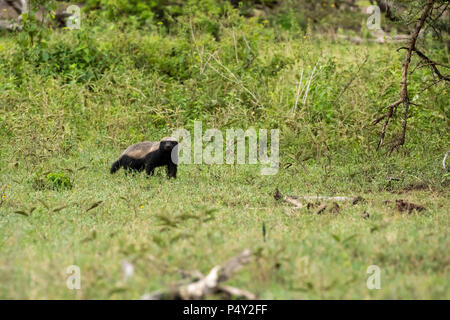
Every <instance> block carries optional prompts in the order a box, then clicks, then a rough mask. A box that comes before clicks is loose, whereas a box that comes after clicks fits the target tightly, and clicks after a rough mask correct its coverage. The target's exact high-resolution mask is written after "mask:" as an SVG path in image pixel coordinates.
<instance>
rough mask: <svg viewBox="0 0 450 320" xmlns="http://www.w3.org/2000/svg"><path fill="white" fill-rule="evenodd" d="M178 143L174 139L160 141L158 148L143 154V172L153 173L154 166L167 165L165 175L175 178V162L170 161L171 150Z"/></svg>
mask: <svg viewBox="0 0 450 320" xmlns="http://www.w3.org/2000/svg"><path fill="white" fill-rule="evenodd" d="M177 144H178V142H176V141H161V142H160V144H159V149H157V150H155V151H153V152H150V153H149V154H147V155H146V156H145V172H146V173H147V174H148V175H153V174H154V172H155V168H157V167H162V166H167V177H168V178H174V179H176V178H177V164H175V163H174V162H173V161H172V150H173V148H175V146H176V145H177Z"/></svg>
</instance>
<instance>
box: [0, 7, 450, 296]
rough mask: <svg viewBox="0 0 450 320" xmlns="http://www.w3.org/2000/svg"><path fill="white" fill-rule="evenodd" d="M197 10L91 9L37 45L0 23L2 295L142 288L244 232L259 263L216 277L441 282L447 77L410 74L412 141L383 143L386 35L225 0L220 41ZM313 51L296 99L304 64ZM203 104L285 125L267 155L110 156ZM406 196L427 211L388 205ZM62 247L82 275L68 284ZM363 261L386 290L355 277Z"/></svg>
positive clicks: (265, 287) (391, 71)
mask: <svg viewBox="0 0 450 320" xmlns="http://www.w3.org/2000/svg"><path fill="white" fill-rule="evenodd" d="M180 19H181V18H180ZM208 19H209V18H208V16H205V15H200V14H199V16H198V17H197V18H196V19H194V20H193V22H191V25H193V26H194V27H189V25H190V24H189V19H187V20H185V21H184V22H185V23H184V24H180V26H179V27H178V29H176V30H175V31H174V30H172V31H171V32H170V33H166V31H164V30H163V29H162V27H161V29H158V28H159V27H154V28H153V27H152V28H150V29H144V30H142V29H139V28H136V27H135V26H134V25H133V23H130V24H122V23H121V22H120V21H119V22H114V23H111V22H99V21H98V20H96V19H95V18H92V20H89V21H87V22H85V24H84V25H83V28H82V30H79V31H71V30H54V31H51V32H50V33H49V34H48V35H47V36H46V38H45V37H44V38H45V41H46V44H45V45H43V44H41V46H40V47H38V48H39V50H40V51H39V52H37V53H36V45H34V46H31V47H30V46H29V45H28V46H27V45H26V44H23V39H21V38H20V35H19V34H6V33H5V34H3V36H2V37H1V38H0V53H1V54H0V56H1V59H0V135H1V143H0V196H1V199H0V298H2V299H5V298H7V299H139V298H140V297H141V296H142V295H143V294H144V293H147V292H151V291H155V290H159V289H163V288H167V287H169V286H170V285H172V284H174V283H176V282H178V281H180V280H181V275H180V272H179V269H183V270H199V271H201V272H203V273H207V272H208V271H209V270H210V269H211V268H212V267H213V266H215V265H217V264H220V263H222V262H224V261H226V260H227V259H229V258H231V257H233V256H235V255H236V254H238V253H239V252H240V251H242V250H243V249H246V248H248V249H250V250H252V252H253V253H254V257H253V260H252V262H251V263H250V264H248V265H247V266H245V267H244V268H243V269H242V270H241V271H239V272H238V273H237V274H236V275H234V276H233V277H232V278H231V279H230V280H229V281H228V282H227V284H230V285H232V286H236V287H238V288H242V289H246V290H249V291H251V292H253V293H254V294H256V295H257V296H258V297H259V298H262V299H341V298H346V299H449V298H450V276H449V268H450V254H449V250H448V248H449V246H450V239H449V236H448V235H449V221H450V220H449V213H450V210H449V208H450V197H449V195H450V192H449V179H450V177H449V174H448V172H446V171H444V170H443V169H442V158H443V156H444V154H445V152H446V151H448V149H449V145H448V141H449V138H450V134H449V130H448V129H449V108H448V101H449V88H448V86H446V85H445V84H440V85H438V86H437V87H435V88H432V89H431V90H428V91H424V92H420V91H421V90H420V89H421V88H422V87H423V83H424V82H425V81H426V80H429V79H430V78H431V75H430V73H429V71H428V70H426V69H420V70H418V71H417V72H416V73H414V74H413V76H411V84H410V87H411V89H410V90H411V96H412V97H413V101H416V102H420V104H421V106H420V107H413V108H412V110H411V119H410V121H409V128H408V134H407V142H406V145H405V146H403V147H402V148H401V149H400V151H398V152H394V153H393V154H391V155H389V154H388V153H387V152H386V151H387V149H386V148H383V149H382V150H381V151H378V152H377V151H375V147H376V144H377V142H378V136H379V132H380V127H374V126H371V125H370V122H371V120H372V119H373V118H375V116H376V115H378V114H380V113H381V112H382V110H383V107H385V106H386V105H388V104H389V103H391V102H392V101H395V100H396V99H397V97H398V94H399V85H400V83H399V82H400V72H401V63H402V59H403V53H402V52H396V51H395V49H396V47H395V46H393V45H389V44H386V45H376V44H371V43H366V42H363V43H362V44H361V45H359V46H358V45H353V44H351V43H347V42H342V41H337V40H333V39H332V38H329V37H328V35H324V34H323V33H314V32H313V31H311V30H310V29H307V30H288V31H286V30H279V29H277V27H276V26H273V25H268V24H267V23H266V22H265V21H259V20H257V19H254V18H250V19H247V18H245V19H244V18H241V17H237V16H236V15H235V13H233V11H231V13H229V15H228V16H227V17H226V18H223V20H221V21H220V23H219V26H218V30H219V31H217V30H216V29H215V28H213V29H214V30H215V31H214V32H218V33H219V35H220V37H219V39H218V40H217V39H216V40H214V39H213V36H212V34H211V32H210V31H209V28H210V27H211V26H210V25H209V24H208V23H210V20H208ZM211 21H214V20H213V18H211ZM194 39H195V40H194ZM427 41H430V42H432V43H434V42H433V39H428V40H427ZM432 48H434V49H433V50H435V51H433V54H434V55H435V56H438V57H445V51H443V50H441V49H440V47H439V44H438V43H434V44H433V47H432ZM24 52H25V54H24ZM208 53H210V54H211V55H212V56H209V55H208ZM214 57H216V60H215V58H214ZM319 57H320V59H319ZM365 57H367V62H366V63H364V59H365ZM316 64H317V69H316V70H317V71H316V72H317V73H316V77H314V80H313V81H312V83H311V89H310V92H309V95H308V98H307V99H306V102H305V103H302V102H300V104H299V105H298V110H297V111H296V112H295V113H293V112H292V107H293V105H294V103H295V100H296V91H297V86H298V81H299V78H300V72H301V70H304V72H305V77H309V76H310V75H311V73H312V70H313V68H314V66H315V65H316ZM358 68H360V70H359V71H357V70H358ZM233 75H234V76H236V78H233ZM352 78H354V80H353V81H351V82H350V84H349V86H348V89H346V90H345V91H343V88H345V87H346V85H347V83H349V80H350V79H352ZM236 79H238V80H236ZM249 92H250V93H251V94H250V93H249ZM400 117H401V114H399V115H398V118H396V119H394V121H393V123H392V125H391V127H390V129H389V131H388V135H387V138H386V141H387V142H386V145H388V143H389V142H390V141H392V139H393V138H394V137H395V134H396V133H397V132H398V130H399V127H400V121H399V120H400ZM195 120H201V121H202V122H203V128H204V129H207V128H218V129H221V130H225V129H227V128H243V129H244V130H245V129H246V128H249V127H255V128H265V129H273V128H277V129H279V130H280V157H281V160H280V170H279V172H278V174H276V175H273V176H262V175H260V171H259V166H258V165H206V164H201V165H180V167H179V171H178V178H177V179H176V180H167V179H166V177H165V173H164V171H163V170H162V169H160V170H157V174H156V175H155V176H154V177H151V178H146V177H145V174H138V175H128V176H126V175H124V173H123V171H119V172H118V173H117V174H115V175H110V174H109V167H110V165H111V163H112V162H113V161H114V160H115V159H116V158H117V156H118V155H120V153H121V152H122V151H123V149H124V148H126V146H128V145H130V144H132V143H136V142H138V141H142V140H157V139H159V138H161V137H163V136H165V135H168V134H170V133H171V130H172V128H178V127H183V128H187V129H188V130H191V129H192V126H193V121H195ZM447 165H450V164H447ZM276 188H278V189H279V190H280V192H281V193H283V194H290V195H297V196H304V195H310V196H315V195H320V196H337V195H339V196H361V197H363V198H364V201H362V202H359V203H357V204H356V205H352V204H350V203H339V209H335V210H334V211H333V210H331V211H330V210H325V212H323V213H322V214H315V212H316V208H310V209H308V208H307V207H306V206H305V207H304V208H302V209H299V210H294V209H292V205H290V204H288V203H285V202H282V201H277V200H275V199H274V196H273V194H274V191H275V189H276ZM400 199H401V200H404V201H408V202H412V203H415V204H420V205H423V206H424V207H425V210H424V211H420V212H418V211H413V212H411V213H408V212H400V211H399V210H398V209H397V208H396V205H395V201H396V200H400ZM305 204H306V203H305ZM365 213H368V214H369V216H368V217H367V215H365ZM263 229H264V230H265V231H264V232H263ZM124 260H126V261H128V262H129V263H131V264H132V265H133V266H134V273H133V275H132V276H131V277H130V278H129V279H124V277H123V270H122V262H123V261H124ZM71 265H76V266H79V267H80V270H81V289H79V290H70V289H68V288H67V286H66V280H67V278H68V277H69V275H68V274H67V273H66V269H67V268H68V267H69V266H71ZM371 265H376V266H379V267H380V270H381V288H380V289H379V290H369V289H368V288H367V286H366V281H367V279H368V277H369V276H370V274H368V273H367V269H368V267H369V266H371Z"/></svg>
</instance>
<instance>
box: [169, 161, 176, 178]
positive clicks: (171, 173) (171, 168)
mask: <svg viewBox="0 0 450 320" xmlns="http://www.w3.org/2000/svg"><path fill="white" fill-rule="evenodd" d="M167 178H169V179H170V178H174V179H176V178H177V165H176V164H174V163H171V162H170V163H169V164H168V165H167Z"/></svg>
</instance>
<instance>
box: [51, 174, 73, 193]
mask: <svg viewBox="0 0 450 320" xmlns="http://www.w3.org/2000/svg"><path fill="white" fill-rule="evenodd" d="M45 179H46V182H47V186H48V187H49V188H50V189H53V190H56V191H61V190H68V189H72V182H71V181H70V178H69V177H68V176H67V174H65V173H64V172H50V173H48V174H47V175H46V176H45Z"/></svg>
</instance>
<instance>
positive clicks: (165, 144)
mask: <svg viewBox="0 0 450 320" xmlns="http://www.w3.org/2000/svg"><path fill="white" fill-rule="evenodd" d="M177 144H178V141H177V140H176V139H175V138H172V137H165V138H162V139H161V142H160V143H159V150H161V151H163V152H172V150H173V148H175V146H176V145H177Z"/></svg>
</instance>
